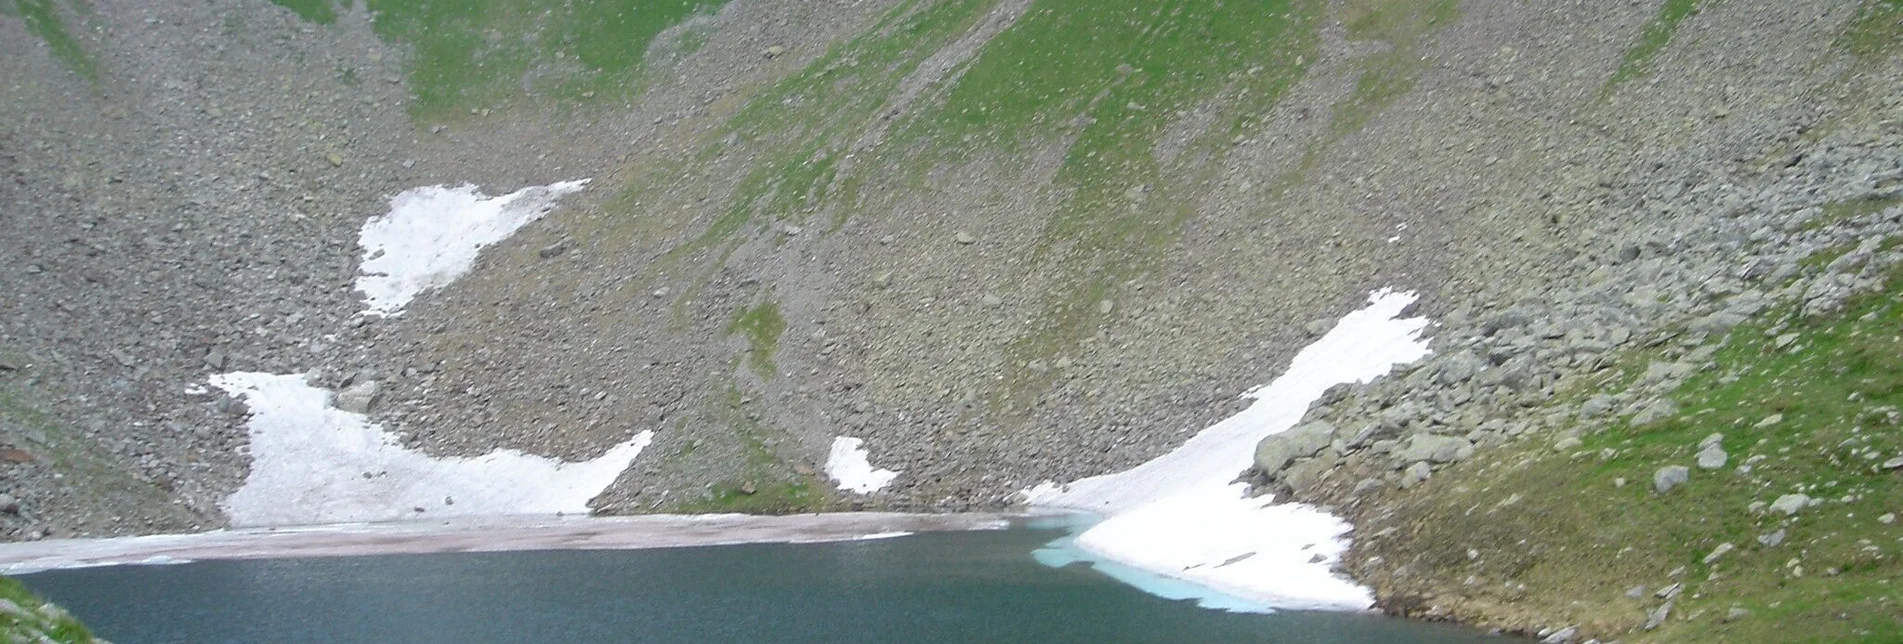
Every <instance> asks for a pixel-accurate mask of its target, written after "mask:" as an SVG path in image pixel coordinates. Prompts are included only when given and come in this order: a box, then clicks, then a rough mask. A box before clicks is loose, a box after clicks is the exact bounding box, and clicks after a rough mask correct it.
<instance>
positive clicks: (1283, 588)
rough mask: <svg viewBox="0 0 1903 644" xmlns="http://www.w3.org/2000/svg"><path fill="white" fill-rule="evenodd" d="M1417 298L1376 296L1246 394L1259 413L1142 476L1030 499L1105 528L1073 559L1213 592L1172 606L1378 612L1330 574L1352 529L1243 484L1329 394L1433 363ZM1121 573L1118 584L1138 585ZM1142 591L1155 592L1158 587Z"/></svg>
mask: <svg viewBox="0 0 1903 644" xmlns="http://www.w3.org/2000/svg"><path fill="white" fill-rule="evenodd" d="M1415 299H1416V297H1415V295H1414V294H1413V293H1399V292H1394V291H1389V290H1381V291H1376V292H1375V293H1373V294H1371V295H1370V296H1369V304H1368V306H1367V307H1365V308H1362V309H1360V310H1358V311H1354V312H1352V313H1349V314H1348V315H1346V316H1344V317H1342V319H1341V321H1340V322H1338V323H1336V325H1335V328H1334V329H1333V330H1330V331H1329V332H1328V334H1327V335H1324V336H1322V338H1321V339H1319V340H1316V341H1315V343H1314V344H1311V345H1309V346H1308V347H1307V348H1304V349H1303V350H1302V351H1301V353H1299V354H1297V355H1296V356H1295V359H1294V360H1293V361H1292V362H1291V363H1290V364H1289V368H1288V370H1287V371H1286V372H1284V373H1283V374H1282V376H1281V377H1278V378H1276V379H1275V380H1274V381H1273V382H1271V383H1269V384H1268V385H1265V386H1262V387H1257V388H1255V389H1253V390H1251V391H1249V392H1248V393H1246V394H1244V397H1246V398H1251V399H1254V400H1255V403H1254V404H1251V405H1250V406H1249V408H1248V409H1245V410H1243V411H1242V412H1240V413H1237V414H1236V415H1234V416H1231V417H1229V418H1227V419H1224V420H1222V421H1221V422H1218V423H1216V424H1215V425H1211V426H1210V427H1208V428H1207V429H1204V430H1203V431H1202V432H1200V433H1198V434H1197V435H1196V436H1195V437H1193V438H1191V439H1189V441H1187V442H1185V443H1184V444H1183V446H1182V447H1179V448H1177V449H1176V450H1174V451H1172V452H1170V453H1168V454H1165V455H1163V456H1160V457H1157V458H1156V459H1153V460H1151V461H1149V462H1146V463H1143V464H1142V465H1138V466H1136V467H1135V468H1131V469H1129V470H1125V471H1123V472H1117V473H1113V474H1106V475H1102V476H1093V477H1090V478H1086V479H1082V480H1079V481H1075V482H1072V483H1070V484H1068V485H1057V484H1053V483H1048V482H1047V483H1044V484H1041V485H1038V486H1037V487H1034V488H1032V489H1029V490H1026V491H1025V492H1024V496H1025V498H1026V500H1027V501H1028V502H1029V503H1031V504H1032V505H1034V506H1042V507H1047V508H1065V509H1072V510H1081V511H1084V512H1090V513H1094V514H1097V515H1100V516H1103V517H1105V518H1104V520H1103V521H1102V522H1101V523H1098V524H1096V525H1095V526H1092V527H1090V528H1089V529H1087V530H1085V531H1084V532H1083V533H1082V534H1080V535H1078V536H1077V537H1076V539H1075V542H1074V547H1075V548H1076V549H1077V550H1079V551H1080V553H1079V554H1076V555H1073V556H1072V557H1071V560H1074V561H1086V562H1091V563H1093V564H1096V565H1097V566H1098V568H1099V570H1105V569H1106V566H1105V565H1104V564H1106V563H1114V564H1121V565H1125V566H1131V567H1136V568H1140V569H1142V570H1146V571H1149V572H1151V573H1155V574H1159V575H1163V576H1165V577H1169V578H1174V579H1176V580H1182V581H1187V582H1192V583H1193V584H1195V585H1197V586H1200V587H1202V588H1203V590H1202V591H1200V594H1198V593H1195V592H1190V591H1187V590H1184V588H1183V587H1176V586H1171V587H1170V588H1169V589H1168V592H1170V593H1174V595H1170V594H1165V595H1164V596H1166V597H1171V596H1173V597H1175V598H1188V597H1190V596H1194V597H1195V598H1197V599H1198V600H1199V601H1200V602H1201V603H1203V605H1205V606H1209V607H1212V608H1222V609H1226V610H1243V611H1259V610H1265V609H1269V608H1296V609H1335V610H1363V609H1367V608H1369V607H1370V606H1372V605H1373V603H1374V598H1373V595H1372V594H1371V593H1370V592H1369V591H1368V590H1367V589H1366V588H1362V587H1361V586H1358V585H1356V584H1355V583H1354V582H1353V581H1351V580H1348V579H1345V578H1342V577H1339V576H1336V575H1335V574H1334V573H1333V572H1332V571H1331V570H1330V566H1331V565H1332V564H1333V563H1334V562H1335V561H1336V560H1337V559H1338V558H1339V557H1340V556H1341V553H1342V552H1343V551H1345V550H1346V549H1347V542H1346V540H1345V539H1344V538H1343V535H1345V534H1346V533H1347V531H1348V530H1349V526H1348V524H1347V523H1345V522H1343V521H1341V520H1339V519H1336V518H1335V517H1333V516H1330V515H1328V514H1326V513H1323V512H1321V511H1319V510H1316V509H1315V508H1313V507H1311V506H1307V505H1304V504H1293V503H1291V504H1280V505H1276V504H1274V503H1273V499H1271V498H1267V497H1264V498H1248V497H1246V496H1245V492H1246V490H1247V486H1245V485H1243V484H1240V483H1233V481H1234V480H1235V479H1236V477H1237V475H1238V474H1239V473H1241V472H1242V471H1244V470H1246V469H1248V468H1249V467H1250V465H1251V464H1252V463H1251V462H1252V460H1253V457H1254V454H1255V444H1256V443H1257V442H1258V441H1260V440H1262V439H1263V438H1264V437H1266V436H1269V435H1270V434H1276V433H1280V432H1283V431H1286V430H1288V429H1289V428H1290V427H1293V426H1294V425H1295V423H1297V422H1300V421H1301V418H1302V415H1303V414H1304V413H1306V412H1307V411H1308V406H1309V404H1310V403H1311V402H1313V401H1314V400H1315V399H1316V398H1318V397H1320V396H1321V394H1322V392H1324V391H1326V390H1327V389H1328V388H1329V387H1332V386H1335V385H1337V384H1341V383H1349V382H1367V381H1369V380H1373V379H1374V378H1376V377H1379V376H1381V375H1382V374H1385V373H1387V372H1388V371H1389V370H1390V369H1392V368H1393V367H1394V365H1397V364H1405V363H1409V362H1413V361H1415V360H1419V359H1420V358H1422V357H1424V356H1426V355H1427V354H1428V350H1427V342H1426V340H1424V339H1422V338H1421V337H1420V334H1421V331H1422V330H1423V329H1425V328H1426V327H1427V324H1428V321H1427V320H1426V319H1425V318H1418V317H1416V318H1401V317H1399V316H1400V315H1401V314H1402V313H1403V312H1404V311H1405V310H1406V309H1407V307H1408V306H1409V305H1411V304H1413V303H1414V300H1415ZM1046 559H1052V560H1053V561H1059V560H1062V559H1063V558H1062V557H1057V558H1052V557H1048V556H1047V557H1046ZM1105 560H1107V561H1105ZM1110 568H1111V569H1110V570H1105V572H1106V573H1107V574H1111V575H1112V576H1113V577H1118V578H1119V579H1124V580H1125V581H1130V580H1129V579H1125V578H1124V576H1123V575H1120V574H1118V573H1116V572H1113V571H1114V570H1116V568H1115V567H1114V566H1112V567H1110ZM1132 583H1135V582H1132ZM1135 585H1137V586H1138V587H1139V588H1145V589H1146V590H1152V592H1155V589H1154V588H1152V587H1150V586H1155V584H1151V585H1150V586H1146V585H1144V584H1140V583H1137V584H1135ZM1185 593H1187V594H1185ZM1158 594H1163V593H1158ZM1237 598H1240V599H1241V600H1246V601H1237Z"/></svg>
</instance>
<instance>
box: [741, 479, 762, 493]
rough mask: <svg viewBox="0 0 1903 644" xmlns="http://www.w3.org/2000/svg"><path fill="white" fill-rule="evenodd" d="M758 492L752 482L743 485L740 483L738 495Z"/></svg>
mask: <svg viewBox="0 0 1903 644" xmlns="http://www.w3.org/2000/svg"><path fill="white" fill-rule="evenodd" d="M759 491H760V488H759V486H756V485H754V484H753V481H747V482H745V483H741V484H740V493H741V494H753V493H755V492H759Z"/></svg>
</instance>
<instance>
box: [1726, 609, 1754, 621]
mask: <svg viewBox="0 0 1903 644" xmlns="http://www.w3.org/2000/svg"><path fill="white" fill-rule="evenodd" d="M1750 616H1751V611H1748V610H1745V609H1743V608H1741V607H1738V606H1732V607H1731V610H1728V611H1725V621H1727V622H1735V621H1738V620H1741V619H1744V618H1746V617H1750Z"/></svg>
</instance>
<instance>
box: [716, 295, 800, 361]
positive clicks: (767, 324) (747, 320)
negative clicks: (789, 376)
mask: <svg viewBox="0 0 1903 644" xmlns="http://www.w3.org/2000/svg"><path fill="white" fill-rule="evenodd" d="M736 332H737V333H741V334H744V335H745V336H747V362H748V364H750V365H752V366H753V371H754V373H757V374H759V375H760V377H761V378H772V377H773V374H774V373H775V372H777V371H778V368H777V367H775V366H774V365H773V351H774V350H775V349H777V348H778V347H779V346H780V334H782V333H785V332H786V320H785V319H784V318H781V317H780V306H779V305H778V304H775V303H773V302H762V303H760V304H759V305H756V306H754V307H752V308H747V309H741V310H740V313H738V314H736V315H735V316H734V318H733V322H731V323H729V324H728V325H727V333H736Z"/></svg>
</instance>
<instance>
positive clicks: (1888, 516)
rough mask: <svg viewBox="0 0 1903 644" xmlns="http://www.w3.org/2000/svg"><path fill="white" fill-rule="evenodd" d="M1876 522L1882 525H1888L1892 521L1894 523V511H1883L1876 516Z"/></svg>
mask: <svg viewBox="0 0 1903 644" xmlns="http://www.w3.org/2000/svg"><path fill="white" fill-rule="evenodd" d="M1877 523H1881V524H1883V525H1890V524H1892V523H1896V513H1895V512H1885V513H1883V514H1882V515H1881V516H1878V517H1877Z"/></svg>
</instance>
